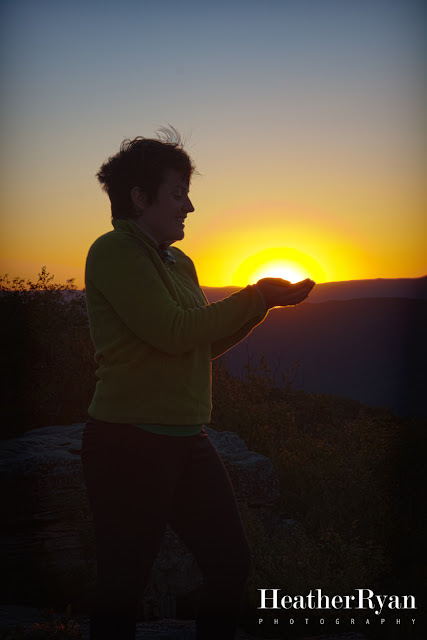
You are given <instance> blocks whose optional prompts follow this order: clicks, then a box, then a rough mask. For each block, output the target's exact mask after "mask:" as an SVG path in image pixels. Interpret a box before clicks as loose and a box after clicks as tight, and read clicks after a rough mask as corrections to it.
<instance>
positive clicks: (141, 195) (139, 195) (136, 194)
mask: <svg viewBox="0 0 427 640" xmlns="http://www.w3.org/2000/svg"><path fill="white" fill-rule="evenodd" d="M130 197H131V200H132V203H133V206H134V207H135V210H136V211H137V212H138V213H142V212H143V211H144V209H145V208H146V206H147V204H148V198H147V194H146V193H145V191H143V190H142V189H141V187H132V189H131V190H130Z"/></svg>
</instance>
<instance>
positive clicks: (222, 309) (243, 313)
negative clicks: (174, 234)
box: [86, 232, 265, 355]
mask: <svg viewBox="0 0 427 640" xmlns="http://www.w3.org/2000/svg"><path fill="white" fill-rule="evenodd" d="M86 278H87V281H88V282H90V283H91V285H92V286H94V287H96V289H98V291H99V292H100V293H101V294H102V295H103V296H104V297H105V298H106V299H107V300H108V302H109V303H110V304H111V305H112V306H113V308H114V310H115V311H116V313H117V314H118V315H119V316H120V317H121V318H122V320H123V322H125V324H126V325H127V326H128V327H129V328H130V329H131V331H133V332H134V333H135V335H137V336H138V337H139V338H140V339H141V340H143V341H145V342H147V343H148V344H150V345H151V346H153V347H155V348H156V349H158V350H160V351H163V352H165V353H168V354H170V355H180V354H182V353H186V352H187V351H190V350H191V349H193V348H194V347H196V346H197V345H199V344H203V343H214V342H216V341H218V340H222V339H224V338H227V337H229V336H231V335H233V334H235V333H236V332H238V331H239V330H240V329H241V328H242V327H243V326H244V325H246V323H248V322H249V321H251V320H253V319H254V318H256V317H257V316H259V315H260V314H262V313H265V304H264V303H263V301H262V299H261V297H260V296H259V294H258V291H257V290H256V288H255V287H254V286H248V287H246V288H245V289H242V290H241V291H238V292H237V293H234V294H232V295H231V296H229V297H228V298H225V299H224V300H221V301H219V302H215V303H213V304H210V305H207V306H205V307H196V308H192V309H183V308H182V307H181V306H180V305H179V304H178V303H177V302H176V301H175V300H174V299H173V298H172V296H171V294H170V292H169V291H168V288H167V286H166V284H165V283H164V282H163V280H162V278H161V276H160V274H159V272H158V270H157V268H156V266H155V265H154V264H153V261H152V259H151V258H150V256H149V255H148V253H146V252H145V251H144V249H143V248H142V247H141V244H140V243H138V242H137V241H135V239H134V238H132V236H130V235H128V234H121V233H116V232H112V233H111V234H106V235H105V236H102V237H101V238H99V239H98V240H97V241H96V242H95V243H94V244H93V245H92V247H91V249H90V251H89V254H88V258H87V263H86Z"/></svg>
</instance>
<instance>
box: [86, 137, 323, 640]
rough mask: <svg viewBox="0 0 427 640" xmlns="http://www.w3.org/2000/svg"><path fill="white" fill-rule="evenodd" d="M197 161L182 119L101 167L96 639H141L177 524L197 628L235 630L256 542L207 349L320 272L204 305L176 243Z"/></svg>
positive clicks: (92, 423) (94, 409)
mask: <svg viewBox="0 0 427 640" xmlns="http://www.w3.org/2000/svg"><path fill="white" fill-rule="evenodd" d="M194 170H195V167H194V165H193V163H192V161H191V159H190V157H189V156H188V154H187V153H186V151H185V150H184V148H183V145H182V143H181V140H180V138H179V134H178V133H177V132H176V131H175V130H174V129H170V130H168V129H163V130H161V134H159V139H148V138H142V137H137V138H135V139H134V140H125V141H124V142H123V143H122V145H121V147H120V151H119V152H118V153H117V154H116V155H114V156H112V157H110V158H109V159H108V160H107V161H106V162H105V163H104V164H103V165H102V167H101V169H100V170H99V172H98V174H97V177H98V179H99V181H100V183H101V184H102V185H103V188H104V190H105V191H106V192H107V194H108V196H109V198H110V201H111V211H112V224H113V227H114V229H113V230H112V231H110V232H108V233H106V234H104V235H102V236H101V237H100V238H98V239H97V240H96V241H95V242H94V243H93V245H92V246H91V248H90V250H89V253H88V256H87V262H86V297H87V308H88V314H89V322H90V331H91V336H92V340H93V344H94V348H95V360H96V363H97V365H98V368H97V372H96V374H97V377H98V382H97V384H96V389H95V393H94V396H93V400H92V402H91V404H90V407H89V409H88V413H89V416H90V417H89V419H88V421H87V423H86V426H85V429H84V433H83V448H82V462H83V469H84V474H85V481H86V486H87V491H88V496H89V500H90V505H91V510H92V512H93V518H94V526H95V536H96V553H97V577H96V592H95V601H94V603H93V610H92V612H91V631H90V634H91V635H90V637H91V639H92V640H109V639H110V638H111V639H112V638H114V640H131V639H132V640H133V639H134V638H135V625H136V613H137V603H138V597H139V594H140V593H141V592H142V590H143V589H144V586H145V585H146V583H147V580H148V577H149V574H150V570H151V567H152V564H153V561H154V559H155V556H156V554H157V552H158V550H159V546H160V543H161V540H162V535H163V533H164V531H165V527H166V524H167V523H168V522H169V523H170V524H171V525H172V527H173V528H174V529H175V530H176V531H177V532H178V534H179V535H180V536H181V538H182V539H183V541H184V542H185V543H186V545H187V546H188V548H189V549H190V550H191V551H192V553H193V554H194V556H195V558H196V561H197V563H198V565H199V567H200V570H201V573H202V576H203V587H202V590H201V595H200V603H199V607H198V611H197V617H196V634H197V639H198V640H210V639H215V640H218V639H219V638H221V640H227V639H231V638H234V635H235V631H236V619H237V615H238V610H239V605H240V602H241V598H242V594H243V590H244V585H245V581H246V578H247V574H248V570H249V565H250V550H249V546H248V542H247V538H246V535H245V531H244V528H243V525H242V521H241V517H240V513H239V509H238V506H237V504H236V499H235V496H234V492H233V488H232V486H231V484H230V480H229V478H228V475H227V472H226V470H225V467H224V465H223V463H222V461H221V459H220V457H219V455H218V453H217V451H216V450H215V448H214V446H213V444H212V442H211V440H210V439H209V436H208V435H207V433H206V431H205V429H204V425H206V423H208V422H209V420H210V412H211V360H212V358H216V357H218V356H219V355H221V354H222V353H224V352H225V351H227V350H228V349H230V348H231V347H233V346H234V345H235V344H237V343H238V342H240V341H241V340H242V339H243V338H244V337H245V336H247V335H248V334H249V333H250V331H251V330H252V329H253V327H255V326H256V325H257V324H259V323H260V322H262V320H263V319H264V318H265V316H266V314H267V311H268V310H269V309H270V308H272V307H274V306H286V305H294V304H298V303H299V302H301V301H302V300H304V299H305V298H306V297H307V295H308V294H309V292H310V290H311V289H312V287H313V285H314V283H313V282H312V281H310V280H306V281H303V282H301V283H297V284H294V285H291V284H290V283H288V282H286V281H284V280H281V279H280V278H277V279H275V278H264V279H262V280H260V281H259V282H258V283H257V284H256V285H250V286H247V287H246V288H244V289H242V290H241V291H238V292H236V293H234V294H233V295H231V296H229V297H228V298H225V299H224V300H221V301H219V302H216V303H213V304H208V302H207V300H206V298H205V296H204V294H203V292H202V290H201V289H200V287H199V283H198V280H197V275H196V270H195V267H194V265H193V262H192V261H191V260H190V258H188V257H187V256H186V255H185V254H184V253H183V252H182V251H181V250H180V249H178V248H176V247H173V246H172V245H173V243H175V242H176V241H178V240H182V239H183V237H184V227H185V220H186V218H187V216H188V214H190V213H192V212H193V211H194V207H193V205H192V203H191V201H190V198H189V187H190V180H191V176H192V174H193V172H194Z"/></svg>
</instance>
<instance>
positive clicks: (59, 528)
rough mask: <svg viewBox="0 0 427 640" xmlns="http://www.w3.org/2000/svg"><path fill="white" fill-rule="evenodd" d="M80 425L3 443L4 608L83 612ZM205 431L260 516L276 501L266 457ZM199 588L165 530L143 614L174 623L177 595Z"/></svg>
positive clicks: (89, 527)
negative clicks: (61, 607)
mask: <svg viewBox="0 0 427 640" xmlns="http://www.w3.org/2000/svg"><path fill="white" fill-rule="evenodd" d="M83 427H84V425H83V424H73V425H70V426H53V427H44V428H42V429H34V430H32V431H28V432H27V433H25V434H23V435H22V436H20V437H18V438H12V439H9V440H4V441H2V443H1V451H0V478H1V485H2V496H3V497H2V501H3V502H2V515H3V523H4V524H3V532H2V534H1V565H2V574H3V576H4V575H7V576H8V579H7V580H2V590H3V593H2V599H3V602H10V603H16V604H18V603H20V604H41V605H46V603H52V604H54V603H55V602H57V603H61V604H62V603H64V602H65V603H66V602H72V603H73V605H74V606H75V607H77V608H83V609H85V608H86V606H87V603H88V599H89V598H90V594H91V592H92V589H93V583H94V575H95V549H94V537H93V524H92V518H91V514H90V510H89V505H88V501H87V496H86V490H85V486H84V480H83V471H82V466H81V458H80V452H81V438H82V431H83ZM207 431H208V433H209V436H210V437H211V439H212V441H213V442H214V444H215V446H216V447H217V449H218V451H219V453H220V455H221V457H222V459H223V461H224V464H225V466H226V467H227V470H228V473H229V475H230V478H231V480H232V483H233V485H234V488H235V492H236V496H237V498H238V500H239V501H241V502H245V503H246V504H248V505H249V506H251V507H254V508H258V509H261V510H263V509H265V508H266V505H268V504H269V503H271V502H273V501H274V500H276V499H277V498H278V495H279V487H278V480H277V477H276V474H275V471H274V468H273V466H272V464H271V462H270V460H269V459H268V458H266V457H265V456H263V455H261V454H259V453H255V452H253V451H249V450H248V448H247V446H246V445H245V443H244V442H243V440H242V439H241V438H239V436H237V435H236V434H235V433H232V432H216V431H214V430H213V429H209V428H208V429H207ZM199 584H200V574H199V571H198V568H197V565H196V563H195V560H194V559H193V556H192V555H191V553H190V552H189V551H188V550H187V549H186V548H185V547H184V545H183V544H182V543H181V542H180V540H179V539H178V537H177V536H176V534H175V533H174V532H173V531H172V530H171V529H168V530H167V532H166V535H165V540H164V543H163V545H162V549H161V551H160V553H159V555H158V557H157V559H156V562H155V566H154V568H153V572H152V579H151V583H150V585H149V587H148V589H147V590H146V594H145V596H144V600H143V603H142V607H143V609H145V610H146V611H148V613H150V614H152V615H153V614H154V615H156V616H159V617H173V616H174V615H175V613H176V612H175V598H176V596H184V595H186V594H188V593H190V592H191V591H193V590H194V589H196V588H197V586H198V585H199Z"/></svg>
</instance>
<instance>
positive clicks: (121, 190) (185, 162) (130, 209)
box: [96, 127, 195, 218]
mask: <svg viewBox="0 0 427 640" xmlns="http://www.w3.org/2000/svg"><path fill="white" fill-rule="evenodd" d="M159 131H160V134H161V135H159V138H158V139H153V138H143V137H142V136H138V137H137V138H134V139H133V140H128V139H126V140H123V142H122V144H121V145H120V151H119V152H118V153H116V154H115V155H114V156H110V157H109V158H108V160H107V161H106V162H104V164H103V165H102V166H101V168H100V170H99V171H98V173H97V174H96V177H97V178H98V180H99V182H100V183H101V184H102V188H103V189H104V191H106V192H107V194H108V196H109V198H110V201H111V215H112V216H113V218H133V217H135V215H136V214H135V210H134V206H133V203H132V199H131V195H130V192H131V190H132V188H133V187H140V188H141V189H142V190H143V191H144V192H145V193H146V195H147V198H148V202H149V203H150V204H151V203H152V202H153V201H154V200H155V198H156V195H157V191H158V189H159V186H160V184H161V183H162V181H163V179H164V175H165V171H167V170H168V169H175V170H176V171H178V172H179V173H180V174H181V175H182V177H183V180H184V181H185V182H186V183H187V184H188V185H189V184H190V180H191V176H192V174H193V172H194V171H195V165H194V164H193V162H192V160H191V158H190V156H189V155H188V154H187V152H186V151H184V148H183V143H182V139H181V136H180V134H179V133H178V131H177V130H176V129H174V128H173V127H170V128H169V129H168V128H165V127H163V128H161V129H160V130H159Z"/></svg>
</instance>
